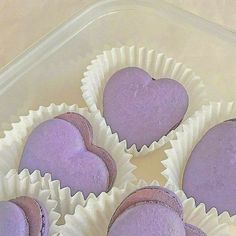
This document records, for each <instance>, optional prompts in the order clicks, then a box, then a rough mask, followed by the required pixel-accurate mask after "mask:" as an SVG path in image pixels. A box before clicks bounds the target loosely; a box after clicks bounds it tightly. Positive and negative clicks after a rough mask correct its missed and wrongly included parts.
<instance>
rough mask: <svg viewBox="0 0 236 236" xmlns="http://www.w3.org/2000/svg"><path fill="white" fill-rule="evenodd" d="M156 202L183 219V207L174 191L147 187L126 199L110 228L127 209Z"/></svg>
mask: <svg viewBox="0 0 236 236" xmlns="http://www.w3.org/2000/svg"><path fill="white" fill-rule="evenodd" d="M146 202H156V203H157V204H163V205H165V206H167V207H169V208H171V209H172V210H173V211H175V212H176V213H177V214H178V216H179V217H180V219H183V206H182V204H181V203H180V200H179V198H178V197H177V196H176V195H175V193H173V192H172V191H170V190H168V189H166V188H162V187H159V186H147V187H144V188H141V189H138V190H136V191H135V192H133V193H131V194H130V195H129V196H128V197H126V198H125V199H124V200H123V201H122V203H121V204H120V205H119V207H118V208H117V209H116V211H115V213H114V214H113V216H112V218H111V221H110V224H109V227H110V226H111V225H112V224H113V222H114V221H115V220H116V219H117V217H119V215H121V214H122V213H123V212H124V211H125V210H126V209H127V208H129V207H131V206H132V205H136V204H137V203H146Z"/></svg>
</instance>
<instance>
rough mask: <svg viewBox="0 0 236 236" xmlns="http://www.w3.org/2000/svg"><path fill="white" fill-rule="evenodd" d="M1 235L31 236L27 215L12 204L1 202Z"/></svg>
mask: <svg viewBox="0 0 236 236" xmlns="http://www.w3.org/2000/svg"><path fill="white" fill-rule="evenodd" d="M0 235H1V236H29V225H28V222H27V219H26V216H25V213H24V211H23V210H22V209H21V208H20V207H18V206H17V205H16V204H14V203H12V202H8V201H0Z"/></svg>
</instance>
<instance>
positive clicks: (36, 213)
mask: <svg viewBox="0 0 236 236" xmlns="http://www.w3.org/2000/svg"><path fill="white" fill-rule="evenodd" d="M11 201H12V202H13V203H15V204H16V205H17V206H19V207H20V208H21V209H22V210H23V211H24V212H25V215H26V218H27V220H28V223H29V235H30V236H43V235H42V234H41V231H42V227H43V220H42V217H43V214H42V211H41V207H40V205H39V203H38V202H37V201H36V200H34V199H32V198H30V197H18V198H16V199H13V200H11Z"/></svg>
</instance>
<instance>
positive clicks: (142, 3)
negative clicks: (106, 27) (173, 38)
mask: <svg viewBox="0 0 236 236" xmlns="http://www.w3.org/2000/svg"><path fill="white" fill-rule="evenodd" d="M140 7H145V8H148V9H149V10H152V11H155V12H156V13H158V14H161V15H162V17H166V18H168V19H171V20H173V21H175V22H177V21H178V22H181V24H185V25H186V24H187V25H188V26H190V27H194V28H197V29H198V30H202V31H205V32H207V33H209V34H212V35H215V36H216V37H218V38H220V39H222V40H225V41H227V42H228V43H232V44H234V45H236V31H235V30H231V29H227V28H225V27H223V26H221V25H219V24H217V23H214V22H211V21H208V20H206V19H204V18H202V17H200V16H197V15H194V14H193V13H190V12H188V11H186V10H183V9H180V8H178V7H176V6H174V5H172V4H170V3H167V2H166V1H165V0H156V1H152V0H102V1H99V2H97V3H94V2H89V3H86V4H84V5H83V6H82V7H81V9H80V10H78V11H77V12H76V13H75V14H74V15H73V16H72V17H70V18H69V19H67V20H66V21H65V22H64V23H62V24H59V25H58V26H57V27H56V28H55V29H53V30H52V31H50V32H49V33H47V34H46V35H44V36H43V37H42V38H40V39H39V40H38V41H36V42H35V43H34V44H32V45H31V46H30V47H28V48H27V49H26V50H25V51H23V52H22V53H21V54H19V56H17V57H15V58H14V59H13V60H12V61H11V62H9V63H8V64H6V65H5V66H3V67H2V68H1V69H0V95H1V94H3V93H4V92H5V91H6V90H7V89H8V88H9V87H10V86H11V85H13V84H14V83H15V82H16V81H17V80H18V79H19V78H20V76H21V75H22V74H24V73H26V72H27V71H29V70H30V69H31V68H32V67H34V66H35V65H37V64H39V63H40V62H41V61H43V60H45V59H46V58H48V57H49V56H50V55H51V54H52V53H53V52H55V51H56V50H57V49H59V48H60V47H61V46H63V45H64V44H65V43H66V42H68V41H69V40H70V39H72V38H73V37H74V36H75V35H76V34H78V33H79V32H80V31H82V30H83V29H84V28H86V27H87V26H88V25H90V24H91V23H92V22H94V21H95V20H96V19H98V18H100V17H102V16H105V15H107V14H114V13H115V12H118V11H124V10H135V9H138V8H140Z"/></svg>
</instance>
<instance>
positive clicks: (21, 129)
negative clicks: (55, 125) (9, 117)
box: [0, 104, 135, 214]
mask: <svg viewBox="0 0 236 236" xmlns="http://www.w3.org/2000/svg"><path fill="white" fill-rule="evenodd" d="M66 112H76V113H79V114H81V115H82V116H84V117H85V118H86V119H87V120H88V121H89V122H90V124H91V126H92V128H93V143H94V144H96V145H97V146H100V147H102V148H104V149H105V150H106V151H107V152H108V153H109V154H110V155H111V156H112V157H113V159H114V161H115V163H116V167H117V176H116V179H115V182H114V184H113V186H114V187H117V188H122V187H124V186H125V184H126V183H128V182H130V181H133V180H135V176H134V175H133V173H132V172H133V170H134V169H135V166H134V165H132V164H131V163H130V159H131V155H130V154H128V153H126V152H125V144H124V142H121V143H120V142H119V139H118V136H117V134H112V133H111V131H110V129H109V128H108V127H107V126H106V124H105V121H104V120H103V119H102V118H101V117H100V116H99V115H98V114H91V113H90V112H88V110H87V109H86V108H79V107H78V106H77V105H71V106H68V105H66V104H61V105H55V104H51V105H50V106H48V107H42V106H41V107H39V109H38V110H36V111H29V114H28V115H27V116H21V117H20V121H19V122H18V123H13V124H12V127H13V128H12V129H11V130H10V131H6V132H5V137H4V138H3V139H1V140H0V173H6V172H7V171H9V170H11V169H16V170H18V166H19V162H20V159H21V155H22V151H23V148H24V145H25V143H26V140H27V137H28V136H29V134H30V133H31V131H32V130H33V129H34V128H35V127H36V126H38V125H39V124H40V123H42V122H43V121H45V120H48V119H51V118H53V117H55V116H57V115H59V114H63V113H66ZM54 184H57V185H58V186H59V182H57V183H54ZM58 188H59V187H58ZM63 193H64V197H63V198H64V199H66V198H67V197H66V196H69V195H70V194H69V193H70V192H69V189H64V190H63ZM53 194H54V195H55V196H58V192H57V191H55V192H54V193H53ZM91 196H93V194H90V195H89V196H88V198H89V197H91ZM73 199H74V203H73V204H72V205H71V203H69V202H68V205H63V206H64V208H65V210H62V209H61V210H62V211H65V212H67V211H68V210H69V212H71V213H72V212H73V208H74V206H75V205H76V201H77V199H78V198H77V197H75V198H73ZM67 208H68V209H67ZM62 214H64V213H63V212H62Z"/></svg>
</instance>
